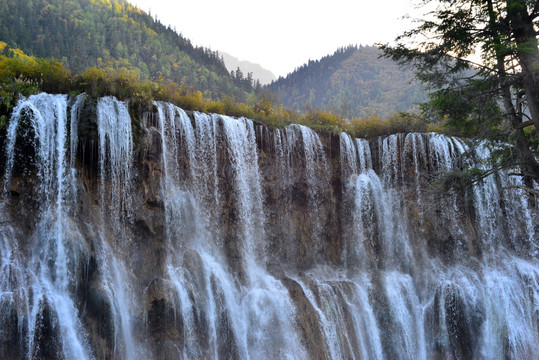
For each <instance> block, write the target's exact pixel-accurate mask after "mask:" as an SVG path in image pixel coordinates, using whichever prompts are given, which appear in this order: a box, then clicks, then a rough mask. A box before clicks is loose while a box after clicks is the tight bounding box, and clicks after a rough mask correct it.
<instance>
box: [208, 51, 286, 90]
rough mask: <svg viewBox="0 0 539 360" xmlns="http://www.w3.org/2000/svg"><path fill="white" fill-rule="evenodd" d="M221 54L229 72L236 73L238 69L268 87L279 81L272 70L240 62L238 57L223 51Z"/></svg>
mask: <svg viewBox="0 0 539 360" xmlns="http://www.w3.org/2000/svg"><path fill="white" fill-rule="evenodd" d="M219 54H220V55H221V56H222V57H223V61H224V62H225V66H226V68H227V69H228V71H236V70H237V68H240V70H241V71H242V72H243V73H244V74H249V73H252V74H253V78H254V79H255V80H259V81H260V83H261V84H262V85H266V84H269V83H271V82H272V81H275V80H277V78H276V77H275V75H274V74H273V73H272V72H271V71H270V70H268V69H265V68H263V67H262V65H260V64H256V63H252V62H250V61H246V60H240V59H238V58H237V57H234V56H232V55H230V54H228V53H226V52H223V51H219Z"/></svg>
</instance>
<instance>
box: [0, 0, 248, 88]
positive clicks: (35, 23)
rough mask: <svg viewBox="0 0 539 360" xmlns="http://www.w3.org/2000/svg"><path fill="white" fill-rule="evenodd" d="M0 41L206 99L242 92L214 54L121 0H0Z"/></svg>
mask: <svg viewBox="0 0 539 360" xmlns="http://www.w3.org/2000/svg"><path fill="white" fill-rule="evenodd" d="M0 41H5V42H6V43H8V44H9V45H10V46H12V47H14V48H20V49H22V50H23V51H24V52H25V53H27V54H31V55H34V56H37V57H55V58H57V59H59V60H62V62H64V63H66V65H68V66H69V68H70V69H71V70H72V71H74V72H80V71H83V70H84V69H85V68H88V67H92V66H97V67H101V68H103V67H107V66H108V67H114V68H125V69H128V70H129V71H131V72H134V73H135V74H137V76H138V77H140V78H149V79H153V80H155V79H159V77H161V76H162V77H163V78H164V79H170V80H172V81H175V82H177V83H180V84H182V85H185V86H187V87H191V88H193V89H194V90H201V91H203V92H204V95H205V96H207V97H211V98H216V97H220V96H222V95H225V94H226V95H229V96H234V97H236V98H238V99H242V98H243V97H244V96H245V91H244V90H245V89H241V88H240V87H239V86H237V85H235V84H234V79H233V78H232V76H231V75H230V73H229V72H228V70H227V69H226V67H225V65H224V63H223V61H222V60H221V58H220V56H219V55H218V53H217V52H212V51H211V50H209V49H206V48H202V47H194V46H193V45H192V44H191V43H190V41H189V40H188V39H185V38H184V37H182V36H181V35H178V34H177V33H176V32H175V31H174V30H173V29H171V28H170V27H165V26H164V25H162V24H161V23H160V22H159V21H157V20H156V19H153V18H152V17H151V16H150V15H148V14H146V13H145V12H143V11H141V10H140V9H138V8H136V7H135V6H133V5H131V4H129V3H128V2H127V1H125V0H25V1H20V0H0Z"/></svg>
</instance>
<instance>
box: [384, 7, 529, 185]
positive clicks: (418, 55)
mask: <svg viewBox="0 0 539 360" xmlns="http://www.w3.org/2000/svg"><path fill="white" fill-rule="evenodd" d="M424 2H425V3H431V4H433V5H435V6H436V9H435V10H434V11H432V12H431V13H429V14H428V15H429V19H428V20H423V21H421V22H420V25H419V26H418V27H417V28H415V29H412V30H410V31H408V32H405V33H404V34H402V35H401V36H399V37H397V39H396V45H395V46H388V45H382V50H383V51H384V56H386V57H390V58H392V59H394V60H397V61H399V62H400V63H401V64H404V63H406V64H412V65H414V66H415V68H416V71H417V74H418V77H419V78H420V79H421V80H422V81H423V82H424V83H425V84H427V86H428V87H429V89H430V90H431V93H430V100H431V101H430V103H429V104H428V107H430V108H433V109H434V110H435V111H436V112H437V113H438V114H439V115H441V116H444V117H445V118H448V119H449V120H448V124H449V126H452V127H454V128H459V129H461V130H462V129H467V130H468V132H465V134H466V135H469V136H470V135H471V136H478V137H485V138H490V139H492V138H500V137H503V139H504V140H505V141H509V142H510V145H511V147H510V148H508V151H507V152H506V153H505V155H504V156H501V157H499V158H498V159H497V164H496V166H495V167H494V168H496V167H498V168H499V167H515V166H519V167H520V169H521V175H522V176H523V177H524V181H525V182H526V183H527V184H528V185H529V186H531V185H532V182H533V181H535V182H536V183H539V164H538V162H537V149H535V150H534V149H533V148H532V146H531V145H532V144H533V143H536V142H537V133H536V132H535V130H537V129H539V49H538V35H539V33H538V32H537V31H536V30H535V29H536V28H537V25H538V23H539V0H436V1H434V0H424ZM479 58H480V60H479ZM475 59H477V60H475ZM534 127H535V130H534Z"/></svg>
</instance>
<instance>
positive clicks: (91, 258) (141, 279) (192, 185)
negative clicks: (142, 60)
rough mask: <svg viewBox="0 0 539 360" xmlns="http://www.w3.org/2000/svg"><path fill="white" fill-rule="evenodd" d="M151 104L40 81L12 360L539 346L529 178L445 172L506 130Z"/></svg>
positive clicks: (501, 351) (6, 339)
mask: <svg viewBox="0 0 539 360" xmlns="http://www.w3.org/2000/svg"><path fill="white" fill-rule="evenodd" d="M145 106H146V105H145ZM135 108H136V107H130V105H129V103H127V102H123V101H119V100H117V99H116V98H113V97H104V98H100V99H92V98H91V97H89V96H87V95H84V94H83V95H79V96H77V97H76V98H69V97H68V96H65V95H49V94H39V95H34V96H30V97H29V98H27V99H22V100H20V101H19V102H18V103H17V106H16V107H15V108H14V109H13V113H12V115H11V118H10V120H9V123H8V127H7V130H6V135H5V140H4V141H3V144H4V149H3V150H4V154H5V157H4V158H5V163H4V164H2V165H3V167H2V168H1V169H2V170H3V177H2V180H1V181H2V186H1V189H2V194H1V197H0V214H2V216H1V217H0V357H2V358H6V359H34V358H54V359H163V358H166V359H274V358H276V359H432V358H443V359H451V358H455V359H464V358H465V359H502V358H511V359H532V358H535V357H537V355H536V354H537V353H539V345H538V344H539V329H538V328H537V323H538V319H539V307H538V304H539V265H538V264H539V262H538V260H539V259H538V255H539V252H538V250H539V248H538V245H537V244H538V236H539V234H538V233H537V231H536V230H537V228H538V222H537V209H536V208H533V207H532V205H531V203H532V202H528V201H527V198H526V196H527V195H526V194H525V193H524V191H523V190H521V187H522V185H523V183H522V180H521V178H520V177H518V176H514V175H513V173H514V171H513V170H511V169H504V170H498V171H494V172H493V173H492V174H489V175H488V176H485V177H484V178H483V179H481V180H480V181H478V182H477V183H476V184H475V185H474V186H472V187H462V188H459V187H455V188H448V189H446V188H444V187H443V186H442V180H441V179H444V177H447V176H448V175H450V174H451V171H453V170H462V169H465V168H477V169H479V170H486V169H488V168H489V164H488V161H489V159H490V157H491V155H492V152H493V151H496V150H499V149H502V148H503V147H504V146H505V145H504V144H503V143H487V142H481V143H476V144H474V143H472V142H471V141H468V140H465V139H458V138H453V137H448V136H445V135H440V134H430V133H429V134H416V133H411V134H394V135H390V136H386V137H380V138H376V139H371V140H366V139H355V138H353V137H351V136H350V135H348V134H345V133H343V134H340V135H339V136H334V135H330V134H323V135H322V134H319V133H317V132H315V131H313V130H312V129H309V128H307V127H305V126H302V125H289V126H286V127H284V128H281V129H270V128H268V127H266V126H264V125H261V124H257V123H256V122H255V121H252V120H250V119H246V118H234V117H230V116H224V115H218V114H204V113H199V112H189V111H185V110H183V109H181V108H179V107H177V106H175V105H172V104H169V103H165V102H155V103H154V104H151V105H148V107H147V108H146V110H147V111H146V112H144V113H142V114H137V113H136V111H134V109H135ZM92 144H95V146H93V145H92Z"/></svg>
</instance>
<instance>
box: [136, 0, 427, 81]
mask: <svg viewBox="0 0 539 360" xmlns="http://www.w3.org/2000/svg"><path fill="white" fill-rule="evenodd" d="M128 1H129V2H131V3H133V4H135V5H137V6H138V7H139V8H140V9H142V10H144V11H146V12H148V11H150V12H151V14H152V16H157V18H158V19H159V20H160V21H161V23H163V24H164V25H171V26H173V27H176V30H177V31H178V32H179V33H181V34H182V35H183V36H184V37H186V38H188V39H190V40H191V42H192V43H193V44H195V45H201V46H204V47H208V48H210V49H212V50H216V51H225V52H227V53H229V54H230V55H232V56H235V57H237V58H239V59H240V60H247V61H251V62H254V63H258V64H260V65H262V66H263V67H264V68H266V69H268V70H270V71H272V72H273V73H274V74H275V75H276V76H286V74H288V73H289V72H292V71H294V69H295V68H296V67H299V66H301V65H303V64H304V63H306V62H307V61H308V60H309V59H310V60H316V59H320V58H321V57H323V56H325V55H328V54H332V53H333V52H334V51H335V50H337V48H339V47H342V46H346V45H351V44H352V45H373V44H375V43H390V42H392V41H393V40H394V38H395V37H396V36H397V35H398V34H400V33H401V32H402V31H404V30H405V29H407V28H409V27H410V26H411V25H410V24H411V22H410V19H403V17H404V16H406V15H409V16H410V17H411V18H414V17H417V16H418V15H419V14H420V13H423V12H424V9H421V8H419V9H418V8H417V6H416V5H417V3H418V0H331V1H328V0H322V1H320V0H272V1H267V0H265V1H261V0H128Z"/></svg>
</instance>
